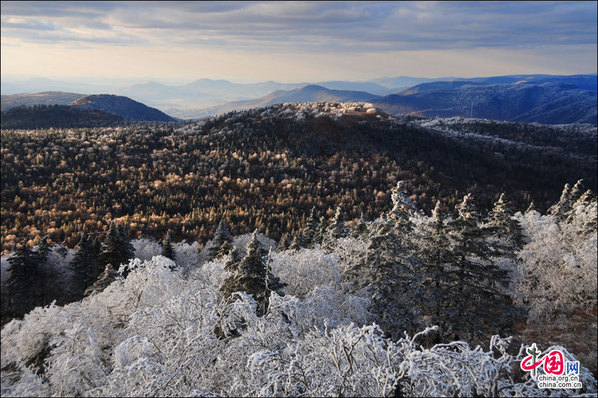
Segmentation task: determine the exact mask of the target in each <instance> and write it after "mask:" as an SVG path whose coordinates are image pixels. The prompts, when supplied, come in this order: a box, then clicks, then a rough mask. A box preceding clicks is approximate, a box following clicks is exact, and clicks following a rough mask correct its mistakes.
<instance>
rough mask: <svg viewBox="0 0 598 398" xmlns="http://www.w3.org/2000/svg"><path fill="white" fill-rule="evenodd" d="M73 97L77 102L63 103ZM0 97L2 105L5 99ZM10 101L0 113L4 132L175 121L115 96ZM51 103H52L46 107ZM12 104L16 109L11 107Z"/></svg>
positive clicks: (55, 95)
mask: <svg viewBox="0 0 598 398" xmlns="http://www.w3.org/2000/svg"><path fill="white" fill-rule="evenodd" d="M73 96H77V97H79V98H76V99H75V100H74V101H72V102H70V103H66V101H68V100H69V99H72V98H73ZM2 97H3V98H2V103H3V104H4V103H5V99H4V97H5V96H2ZM10 97H11V98H10V101H8V100H7V101H6V103H7V104H8V105H7V107H8V108H9V109H7V110H3V111H2V124H1V125H2V128H6V129H18V128H20V129H33V128H49V127H58V128H68V127H101V126H114V125H119V124H125V123H130V122H140V121H158V122H172V121H176V119H174V118H172V117H170V116H168V115H167V114H165V113H164V112H162V111H159V110H157V109H154V108H150V107H148V106H146V105H144V104H142V103H140V102H137V101H133V100H132V99H130V98H127V97H122V96H117V95H107V94H98V95H87V96H82V97H81V96H80V95H79V94H74V93H57V92H46V93H39V94H38V95H33V94H25V95H23V96H21V97H19V96H10ZM37 101H40V102H37ZM52 101H55V103H54V104H51V105H49V104H50V103H52ZM65 103H66V104H65ZM15 104H17V105H18V106H13V105H15ZM3 107H4V105H3Z"/></svg>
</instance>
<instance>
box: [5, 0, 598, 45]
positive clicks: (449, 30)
mask: <svg viewBox="0 0 598 398" xmlns="http://www.w3.org/2000/svg"><path fill="white" fill-rule="evenodd" d="M11 18H12V19H14V18H19V20H20V21H21V22H20V23H15V22H11ZM75 29H76V30H75ZM28 30H30V31H34V30H54V31H57V32H63V33H64V34H63V35H56V36H52V35H50V36H46V37H41V35H37V36H36V35H32V34H27V33H25V32H26V31H28ZM112 31H116V32H119V33H120V34H122V35H123V36H125V37H126V39H117V38H115V37H113V35H111V34H106V32H112ZM2 35H3V36H6V37H10V38H13V39H20V40H22V41H23V42H27V41H28V40H30V41H33V42H38V43H39V42H46V43H48V42H51V40H52V38H55V39H56V42H58V41H61V43H62V44H64V43H65V41H66V42H80V43H86V42H87V43H99V42H102V40H104V42H105V43H106V44H118V43H122V42H124V43H133V42H134V43H136V44H138V45H146V46H160V45H167V44H176V45H179V46H186V45H187V46H208V47H210V46H219V45H222V44H223V43H226V45H227V46H231V47H232V48H237V49H249V50H262V51H266V50H279V49H280V48H281V46H283V47H284V48H286V49H293V50H295V51H306V52H310V51H333V52H337V51H338V52H342V51H360V50H362V51H363V50H364V49H366V48H367V50H368V51H391V50H415V49H422V50H426V49H447V48H476V47H505V48H509V47H516V46H526V47H533V46H543V45H550V44H552V43H560V44H595V43H596V3H595V2H572V3H571V2H562V3H561V2H539V3H536V2H529V3H527V2H523V3H521V2H482V3H473V4H472V3H471V2H456V3H455V2H438V3H434V2H423V3H420V2H280V3H278V2H181V3H178V2H33V3H32V2H7V3H2Z"/></svg>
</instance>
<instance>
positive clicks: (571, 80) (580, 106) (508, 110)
mask: <svg viewBox="0 0 598 398" xmlns="http://www.w3.org/2000/svg"><path fill="white" fill-rule="evenodd" d="M596 101H597V95H596V76H595V75H590V76H569V77H567V76H565V77H551V76H548V77H547V76H531V77H530V76H503V77H494V78H479V79H473V80H453V81H440V82H430V83H423V84H420V85H417V86H414V87H412V88H409V89H407V90H404V91H401V92H399V93H398V94H391V95H388V96H385V97H382V98H379V99H377V100H374V101H373V102H374V104H375V105H376V106H378V107H380V108H381V109H384V110H385V111H386V112H389V113H392V114H415V115H420V116H425V117H452V116H469V117H471V116H473V117H478V118H487V119H495V120H510V121H524V122H537V123H547V124H566V123H592V124H595V123H596V120H597V109H596Z"/></svg>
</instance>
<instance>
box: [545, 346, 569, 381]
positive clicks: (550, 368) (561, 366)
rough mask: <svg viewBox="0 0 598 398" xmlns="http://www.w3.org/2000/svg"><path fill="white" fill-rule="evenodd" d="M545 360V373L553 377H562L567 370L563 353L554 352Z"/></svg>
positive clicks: (546, 356)
mask: <svg viewBox="0 0 598 398" xmlns="http://www.w3.org/2000/svg"><path fill="white" fill-rule="evenodd" d="M542 359H543V360H544V371H545V372H546V373H552V374H553V375H561V374H563V371H564V370H565V361H564V358H563V353H562V352H560V351H558V350H552V351H550V352H549V353H548V354H547V355H545V356H544V358H542Z"/></svg>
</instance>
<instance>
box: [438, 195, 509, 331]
mask: <svg viewBox="0 0 598 398" xmlns="http://www.w3.org/2000/svg"><path fill="white" fill-rule="evenodd" d="M457 210H458V214H459V216H458V217H457V218H456V219H455V220H452V221H450V222H449V223H448V226H449V235H450V238H451V247H452V251H453V256H454V257H453V259H452V263H451V264H450V265H449V266H448V267H445V269H444V271H445V272H444V273H443V274H442V277H443V284H444V285H445V286H447V289H446V290H445V292H446V294H445V296H444V298H445V304H444V306H445V308H444V316H445V317H446V319H447V325H448V327H449V330H448V332H449V333H450V335H451V337H452V338H456V339H466V340H468V341H480V340H482V339H483V338H486V337H487V334H488V333H491V331H494V332H498V333H501V334H507V333H510V332H511V331H512V327H513V325H514V323H516V322H515V321H516V320H517V319H516V318H517V314H518V311H517V309H516V308H514V306H513V303H512V299H511V297H510V296H509V295H508V294H507V293H506V291H505V289H506V287H507V286H508V285H509V283H510V276H509V273H508V271H507V270H505V269H502V268H500V267H499V266H498V265H497V264H496V263H495V262H494V261H493V259H492V258H491V257H490V254H491V251H490V247H489V245H488V243H487V231H486V230H484V229H483V228H482V227H481V216H480V214H479V212H478V210H477V207H476V206H475V203H474V200H473V196H472V195H471V194H468V195H466V196H465V197H464V198H463V202H462V203H461V204H459V205H458V208H457Z"/></svg>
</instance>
